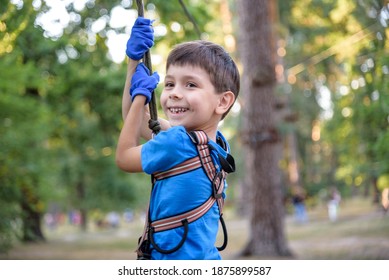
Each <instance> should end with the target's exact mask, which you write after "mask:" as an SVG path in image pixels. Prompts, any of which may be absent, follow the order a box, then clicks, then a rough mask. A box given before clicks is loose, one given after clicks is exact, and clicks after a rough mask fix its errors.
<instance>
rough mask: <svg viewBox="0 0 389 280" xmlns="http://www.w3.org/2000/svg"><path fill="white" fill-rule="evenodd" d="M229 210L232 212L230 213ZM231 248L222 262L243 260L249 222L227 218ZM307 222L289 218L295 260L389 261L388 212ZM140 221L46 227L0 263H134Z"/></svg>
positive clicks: (357, 206)
mask: <svg viewBox="0 0 389 280" xmlns="http://www.w3.org/2000/svg"><path fill="white" fill-rule="evenodd" d="M230 212H231V211H230ZM225 216H226V218H228V219H227V220H226V224H227V228H228V233H229V244H228V247H227V249H226V250H225V251H223V252H222V256H223V258H224V259H239V258H240V257H238V256H239V253H240V250H241V249H242V248H243V247H244V245H245V244H246V242H247V241H248V228H249V224H248V221H247V220H246V219H242V218H241V217H236V216H234V214H233V212H231V213H229V212H228V211H227V212H226V214H225ZM308 217H309V221H308V222H307V223H304V224H298V223H296V222H295V221H294V219H293V217H292V216H291V215H288V216H287V217H286V219H285V230H286V236H287V240H288V245H289V247H290V249H291V250H292V252H293V253H294V256H295V257H294V258H296V259H306V260H316V259H317V260H322V259H334V260H342V259H355V260H358V259H363V260H370V259H371V260H379V259H384V260H388V259H389V214H387V215H386V216H384V215H383V213H382V212H380V211H379V210H378V207H377V206H374V205H372V204H371V203H370V202H369V201H366V200H349V201H345V202H343V203H342V205H341V208H340V212H339V218H338V220H337V221H336V222H330V221H329V220H328V218H327V212H326V207H325V206H324V205H321V206H317V207H316V208H315V209H310V210H309V211H308ZM142 228H143V224H142V222H141V221H140V220H136V221H134V222H132V223H127V224H123V225H122V226H121V227H120V228H117V229H112V228H106V229H97V228H93V227H91V230H90V231H88V232H86V233H83V232H80V231H79V230H78V228H76V227H72V226H69V225H66V226H61V227H59V228H57V229H56V230H49V229H47V228H45V234H46V236H47V242H43V243H38V244H16V245H15V247H14V248H13V249H12V250H11V251H10V252H9V253H8V254H6V255H4V254H3V255H0V259H12V260H17V259H23V260H31V259H36V260H42V259H45V260H48V259H59V260H66V259H74V260H81V259H91V260H93V259H107V260H108V259H111V260H122V259H135V253H134V249H135V247H136V243H137V239H138V237H139V235H140V233H141V232H142Z"/></svg>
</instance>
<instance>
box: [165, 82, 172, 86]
mask: <svg viewBox="0 0 389 280" xmlns="http://www.w3.org/2000/svg"><path fill="white" fill-rule="evenodd" d="M165 87H174V83H172V82H165Z"/></svg>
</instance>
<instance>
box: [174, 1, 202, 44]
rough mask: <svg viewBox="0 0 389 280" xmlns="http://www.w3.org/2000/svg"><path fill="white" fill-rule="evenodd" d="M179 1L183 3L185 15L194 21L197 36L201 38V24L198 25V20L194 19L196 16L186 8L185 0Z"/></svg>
mask: <svg viewBox="0 0 389 280" xmlns="http://www.w3.org/2000/svg"><path fill="white" fill-rule="evenodd" d="M178 2H180V4H181V7H182V9H183V10H184V13H185V15H186V16H187V18H188V19H189V20H190V22H192V24H193V26H194V28H195V30H196V33H197V36H198V37H199V39H201V31H200V28H199V26H198V25H197V23H196V20H195V19H194V17H193V16H192V15H191V14H190V13H189V11H188V9H187V8H186V6H185V4H184V2H183V0H178Z"/></svg>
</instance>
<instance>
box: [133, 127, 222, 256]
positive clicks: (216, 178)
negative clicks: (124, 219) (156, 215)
mask: <svg viewBox="0 0 389 280" xmlns="http://www.w3.org/2000/svg"><path fill="white" fill-rule="evenodd" d="M188 135H189V136H190V137H191V139H192V141H193V142H194V143H195V144H196V147H197V150H198V153H199V156H196V157H194V158H191V159H189V160H186V161H184V162H183V163H181V164H179V165H177V166H175V167H173V168H171V169H169V170H166V171H163V172H157V173H154V174H153V185H154V183H155V182H156V181H157V180H163V179H166V178H169V177H172V176H176V175H179V174H182V173H185V172H189V171H192V170H195V169H198V168H200V167H203V168H204V171H205V173H206V174H207V176H208V178H209V180H210V181H211V183H212V194H211V196H210V197H209V198H208V199H207V200H206V201H205V202H204V203H203V204H201V205H200V206H198V207H196V208H194V209H192V210H190V211H187V212H185V213H181V214H178V215H175V216H172V217H167V218H164V219H160V220H156V221H153V222H150V220H149V217H148V216H147V218H146V221H145V227H144V230H143V234H142V236H141V238H140V241H139V244H138V248H137V250H136V252H137V253H138V256H143V254H144V252H142V246H143V244H144V242H147V241H148V240H149V239H152V236H151V235H152V234H153V233H155V232H161V231H165V230H169V229H173V228H177V227H181V226H185V227H187V224H189V223H192V222H194V221H196V220H197V219H199V218H200V217H202V216H203V215H204V214H205V213H207V211H208V210H209V209H211V208H212V206H213V205H214V203H215V202H217V203H218V207H219V214H220V218H221V221H222V215H223V214H222V213H223V212H222V210H223V205H224V198H223V190H224V179H225V177H226V175H227V173H226V172H225V171H223V170H221V171H220V172H218V171H217V169H216V167H215V165H214V163H213V161H212V157H211V154H210V149H209V146H208V137H207V135H206V134H205V132H204V131H193V132H191V133H190V134H188ZM222 223H224V222H223V221H222ZM223 226H224V225H223ZM223 230H224V229H223ZM183 240H184V239H183ZM151 241H152V242H153V240H151ZM181 243H183V241H181V242H180V244H181ZM179 247H180V246H179ZM179 247H177V248H179ZM164 251H165V250H164ZM173 251H175V250H166V252H169V253H170V252H173Z"/></svg>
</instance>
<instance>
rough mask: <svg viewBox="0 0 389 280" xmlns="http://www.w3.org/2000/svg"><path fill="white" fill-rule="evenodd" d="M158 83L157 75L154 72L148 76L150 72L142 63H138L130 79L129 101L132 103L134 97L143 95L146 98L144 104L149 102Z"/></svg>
mask: <svg viewBox="0 0 389 280" xmlns="http://www.w3.org/2000/svg"><path fill="white" fill-rule="evenodd" d="M158 83H159V75H158V73H157V72H154V73H153V75H151V76H150V71H149V69H147V67H146V66H145V65H144V64H143V63H139V64H138V66H137V67H136V70H135V73H134V75H133V76H132V79H131V87H130V95H131V100H132V101H134V98H135V96H137V95H143V96H146V102H145V104H147V103H149V102H150V100H151V95H152V93H153V91H154V89H155V88H156V87H157V85H158Z"/></svg>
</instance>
